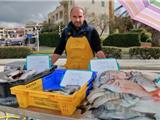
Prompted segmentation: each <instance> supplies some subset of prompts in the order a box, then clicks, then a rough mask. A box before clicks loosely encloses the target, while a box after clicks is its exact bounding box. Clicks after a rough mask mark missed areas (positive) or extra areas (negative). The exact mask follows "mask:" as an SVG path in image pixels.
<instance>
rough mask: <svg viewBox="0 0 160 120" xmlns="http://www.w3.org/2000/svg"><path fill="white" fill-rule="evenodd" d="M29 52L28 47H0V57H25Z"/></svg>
mask: <svg viewBox="0 0 160 120" xmlns="http://www.w3.org/2000/svg"><path fill="white" fill-rule="evenodd" d="M30 54H32V50H31V48H30V47H21V46H13V47H12V46H7V47H0V58H25V57H26V56H28V55H30Z"/></svg>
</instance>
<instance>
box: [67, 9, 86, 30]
mask: <svg viewBox="0 0 160 120" xmlns="http://www.w3.org/2000/svg"><path fill="white" fill-rule="evenodd" d="M70 18H71V21H72V23H73V24H74V25H75V27H77V28H79V27H80V26H81V25H82V24H83V22H84V19H85V18H84V13H83V10H81V9H80V8H74V9H73V10H72V12H71V15H70Z"/></svg>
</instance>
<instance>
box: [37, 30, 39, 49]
mask: <svg viewBox="0 0 160 120" xmlns="http://www.w3.org/2000/svg"><path fill="white" fill-rule="evenodd" d="M37 51H39V31H38V28H37Z"/></svg>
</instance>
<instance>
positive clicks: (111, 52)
mask: <svg viewBox="0 0 160 120" xmlns="http://www.w3.org/2000/svg"><path fill="white" fill-rule="evenodd" d="M102 50H103V51H104V53H105V54H106V55H107V57H109V58H116V59H120V58H121V56H122V50H121V49H119V48H116V47H106V46H103V47H102Z"/></svg>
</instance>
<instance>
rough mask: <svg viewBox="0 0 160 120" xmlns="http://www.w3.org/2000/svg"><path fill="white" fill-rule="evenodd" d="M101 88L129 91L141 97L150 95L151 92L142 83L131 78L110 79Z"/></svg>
mask: <svg viewBox="0 0 160 120" xmlns="http://www.w3.org/2000/svg"><path fill="white" fill-rule="evenodd" d="M100 88H105V89H108V90H111V91H113V92H118V93H128V94H133V95H136V96H139V97H150V94H149V93H148V92H147V91H145V90H144V89H143V88H142V87H141V86H140V85H138V84H136V83H134V82H132V81H129V80H108V81H107V82H106V83H105V84H104V85H102V86H100Z"/></svg>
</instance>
